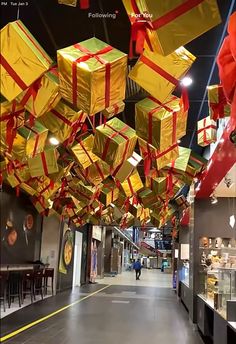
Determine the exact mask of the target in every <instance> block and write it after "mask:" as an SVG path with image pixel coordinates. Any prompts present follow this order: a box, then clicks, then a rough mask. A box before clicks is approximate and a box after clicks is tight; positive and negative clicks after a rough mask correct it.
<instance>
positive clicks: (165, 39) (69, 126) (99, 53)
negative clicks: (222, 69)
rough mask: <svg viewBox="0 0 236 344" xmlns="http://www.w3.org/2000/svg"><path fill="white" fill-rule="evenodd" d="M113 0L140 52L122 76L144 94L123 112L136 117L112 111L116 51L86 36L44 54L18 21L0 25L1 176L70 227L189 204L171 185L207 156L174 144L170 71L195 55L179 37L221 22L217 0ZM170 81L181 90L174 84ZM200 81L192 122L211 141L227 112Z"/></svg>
mask: <svg viewBox="0 0 236 344" xmlns="http://www.w3.org/2000/svg"><path fill="white" fill-rule="evenodd" d="M59 2H60V3H64V4H67V5H72V6H73V5H76V1H74V0H72V1H70V0H60V1H59ZM80 3H81V4H84V6H85V5H86V4H85V3H87V5H88V2H86V1H80ZM123 3H124V6H125V9H126V11H127V15H128V17H129V19H130V22H131V44H130V54H131V55H132V53H133V51H132V46H133V42H135V43H136V52H137V53H139V54H140V57H139V59H138V61H137V63H136V64H135V66H134V67H133V68H132V70H131V71H130V73H129V78H131V79H132V80H133V81H135V82H136V83H137V84H138V85H140V86H141V87H142V88H143V89H144V90H146V91H147V93H148V96H147V97H146V98H144V99H143V100H141V101H139V102H137V104H136V105H135V114H130V116H135V128H131V127H130V126H129V125H127V124H126V123H124V122H123V121H122V120H121V119H119V114H120V113H121V112H122V111H123V110H124V107H125V104H124V99H125V89H126V75H127V61H128V56H127V54H125V53H123V52H121V51H119V50H118V49H116V48H115V47H113V46H110V45H108V44H107V43H106V42H102V41H101V40H99V39H97V38H95V37H93V38H90V39H87V40H85V41H83V42H75V43H74V44H73V45H71V46H68V47H65V48H63V49H60V50H58V51H57V61H56V63H55V61H52V59H51V58H50V56H49V55H48V54H47V53H46V52H45V50H44V49H43V48H42V46H41V45H40V44H39V42H37V41H36V39H35V38H34V37H33V35H32V34H31V33H30V32H29V30H28V29H27V28H26V27H25V25H24V24H23V23H22V22H21V21H20V20H17V21H15V22H10V23H8V24H7V25H6V26H5V27H4V28H3V29H2V30H1V113H0V122H1V143H0V154H1V160H0V176H1V183H2V182H3V181H4V182H5V183H8V184H10V185H11V186H12V187H13V188H16V192H17V195H18V194H19V192H20V191H21V190H22V191H24V192H26V193H27V194H29V195H30V197H31V200H32V203H33V204H34V206H35V208H36V209H37V210H38V212H39V213H41V214H42V215H45V216H50V215H51V214H58V215H59V216H62V217H63V218H68V219H69V221H70V222H72V223H73V224H74V225H75V226H81V225H83V224H85V223H87V222H89V223H92V224H101V223H103V224H107V225H110V224H116V225H120V226H121V228H126V227H129V226H131V225H133V224H136V225H137V224H139V225H141V226H145V225H146V224H147V223H148V222H150V221H151V223H152V224H153V225H155V226H157V227H161V226H162V225H164V224H165V223H166V222H167V221H168V220H172V221H173V220H174V219H173V217H174V214H175V210H176V207H177V208H179V209H180V210H184V209H186V208H188V206H189V204H188V202H187V201H186V199H185V197H184V196H183V195H181V196H179V197H177V198H176V196H177V195H179V194H180V190H181V189H182V188H183V186H184V185H185V184H187V185H191V183H192V182H193V180H194V178H196V177H198V176H200V175H201V173H203V172H204V169H205V167H206V164H207V161H206V160H205V159H204V158H203V157H201V156H199V155H198V154H196V153H195V152H194V151H192V150H191V149H189V148H184V147H180V146H179V144H178V140H179V139H181V138H182V137H183V136H184V135H185V134H186V125H187V119H188V107H189V105H188V98H187V94H186V90H185V89H184V88H183V87H182V86H181V82H180V81H181V79H182V78H183V77H184V75H185V74H186V73H187V72H188V71H189V69H190V68H191V66H192V64H193V63H194V61H195V59H196V58H195V56H193V55H192V54H191V53H190V52H189V51H188V50H186V49H185V48H184V47H183V45H185V44H186V43H188V42H190V41H191V40H193V39H195V38H196V37H198V36H199V35H201V34H202V33H204V32H206V31H207V30H209V29H211V28H212V27H214V26H215V25H217V24H219V23H220V21H221V19H220V15H219V11H218V7H217V2H216V1H215V0H211V1H209V0H208V1H192V0H191V1H185V2H184V3H183V4H182V5H178V3H179V1H169V2H168V3H169V4H168V5H167V4H166V2H163V1H148V0H146V1H138V0H136V1H134V0H123ZM164 3H165V4H164ZM87 5H86V6H87ZM196 22H197V23H198V25H196ZM234 34H235V31H234ZM42 43H43V42H42ZM25 61H27V63H25ZM178 87H180V88H181V87H182V91H181V92H182V93H181V97H180V98H179V97H177V96H174V95H173V91H174V90H175V89H176V88H178ZM208 91H209V110H210V111H209V116H208V117H206V118H205V119H203V120H201V121H200V122H199V123H198V140H199V144H201V145H202V146H205V145H207V144H210V143H211V142H214V140H215V137H216V123H215V121H216V120H217V119H219V118H222V117H225V116H229V115H230V105H229V104H228V97H225V95H224V88H223V86H222V85H216V86H210V87H209V90H208ZM102 116H103V118H104V119H105V120H102V121H100V123H99V125H98V126H97V125H96V123H98V121H99V120H98V121H97V120H96V119H101V118H102ZM137 145H138V146H137ZM136 147H138V149H139V154H138V153H137V150H136V151H135V149H136ZM142 161H143V163H142V164H140V163H141V162H142ZM142 166H144V167H143V169H144V171H143V175H145V179H146V180H145V182H144V181H143V180H142V179H141V177H140V171H141V168H142ZM138 171H139V172H138ZM173 200H175V205H176V207H175V206H173V204H174V202H172V201H173ZM170 201H171V202H170Z"/></svg>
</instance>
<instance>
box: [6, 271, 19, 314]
mask: <svg viewBox="0 0 236 344" xmlns="http://www.w3.org/2000/svg"><path fill="white" fill-rule="evenodd" d="M15 297H17V298H18V302H19V307H21V303H22V275H21V272H16V271H14V272H13V271H10V272H9V279H8V307H9V308H10V307H11V303H12V301H13V302H14V299H15Z"/></svg>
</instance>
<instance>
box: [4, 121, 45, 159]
mask: <svg viewBox="0 0 236 344" xmlns="http://www.w3.org/2000/svg"><path fill="white" fill-rule="evenodd" d="M47 136H48V130H47V129H46V128H45V127H43V126H42V125H41V124H40V123H39V122H38V121H35V123H34V125H33V126H31V125H30V123H29V122H26V123H25V124H24V126H22V127H20V128H18V129H17V133H16V136H15V138H14V140H13V143H12V147H9V146H8V144H7V142H6V133H4V135H2V138H3V139H4V141H3V149H5V150H6V151H7V152H8V153H9V154H10V155H12V157H13V158H14V159H18V160H20V161H22V160H25V159H26V158H29V157H34V156H35V155H36V154H38V153H40V152H41V151H42V150H43V149H44V147H45V143H46V140H47Z"/></svg>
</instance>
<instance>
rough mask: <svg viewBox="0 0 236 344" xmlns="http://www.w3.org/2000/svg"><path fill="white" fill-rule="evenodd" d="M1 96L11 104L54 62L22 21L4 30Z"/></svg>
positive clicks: (8, 25)
mask: <svg viewBox="0 0 236 344" xmlns="http://www.w3.org/2000/svg"><path fill="white" fill-rule="evenodd" d="M0 34H1V93H2V94H3V95H4V97H5V98H6V99H7V100H9V101H12V100H13V99H15V98H16V97H17V96H18V95H19V94H20V93H21V92H22V91H24V90H26V89H27V88H28V87H29V86H30V85H31V84H32V83H33V82H34V81H35V80H37V79H38V78H39V77H40V76H41V75H43V74H44V73H45V72H46V71H47V70H48V69H49V68H50V66H51V64H52V60H51V58H50V57H49V56H48V54H47V53H46V52H45V51H44V49H43V48H42V47H41V46H40V44H39V43H38V42H37V41H36V39H35V38H34V37H33V36H32V35H31V33H30V32H29V31H28V29H27V28H26V27H25V26H24V24H23V23H22V22H21V21H20V20H16V21H14V22H11V23H8V24H7V25H6V26H4V27H3V28H2V29H1V32H0Z"/></svg>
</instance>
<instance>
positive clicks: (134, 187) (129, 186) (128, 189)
mask: <svg viewBox="0 0 236 344" xmlns="http://www.w3.org/2000/svg"><path fill="white" fill-rule="evenodd" d="M121 188H122V190H123V191H124V193H125V194H126V196H127V197H131V196H133V195H134V194H136V193H137V192H138V191H139V190H140V189H142V188H143V182H142V180H141V178H140V175H139V173H138V171H137V170H136V171H134V172H133V173H132V174H131V176H130V177H128V178H127V180H125V181H124V182H123V183H121Z"/></svg>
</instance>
